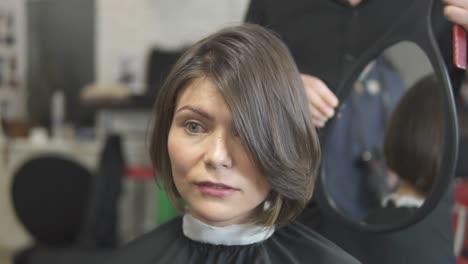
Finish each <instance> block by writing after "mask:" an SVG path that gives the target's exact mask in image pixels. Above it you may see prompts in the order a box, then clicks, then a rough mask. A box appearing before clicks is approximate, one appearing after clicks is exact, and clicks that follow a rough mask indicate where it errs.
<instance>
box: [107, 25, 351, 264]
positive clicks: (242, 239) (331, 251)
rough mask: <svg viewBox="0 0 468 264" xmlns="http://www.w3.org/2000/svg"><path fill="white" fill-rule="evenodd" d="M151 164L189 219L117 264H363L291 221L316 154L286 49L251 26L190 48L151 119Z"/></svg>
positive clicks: (119, 257) (308, 190)
mask: <svg viewBox="0 0 468 264" xmlns="http://www.w3.org/2000/svg"><path fill="white" fill-rule="evenodd" d="M154 117H155V118H154V127H153V133H152V137H151V157H152V160H153V164H154V166H155V168H157V169H158V170H159V172H160V174H159V177H161V180H162V181H163V182H164V185H165V187H166V189H167V190H168V193H169V194H170V196H171V199H172V201H173V202H174V203H175V204H176V205H178V206H179V207H180V208H182V207H183V206H182V203H181V202H180V201H179V200H180V198H182V199H183V200H184V202H185V208H184V209H183V210H184V212H185V214H184V216H183V217H182V218H176V219H174V220H173V221H171V222H169V223H167V224H165V225H163V226H160V227H159V228H157V229H156V230H155V231H153V232H151V233H149V234H147V235H145V236H144V237H142V238H140V239H137V240H136V241H134V242H132V243H131V244H130V245H128V246H126V247H124V248H123V249H122V250H120V251H119V252H117V253H116V255H115V256H114V258H113V259H112V260H111V261H110V262H109V263H130V262H131V263H142V264H144V263H308V262H311V261H312V262H314V263H357V261H356V260H354V259H353V258H352V257H350V256H349V255H348V254H347V253H345V252H344V251H342V250H341V249H339V248H338V247H337V246H335V245H333V244H332V243H331V242H329V241H327V240H326V239H324V238H322V237H320V236H319V235H317V234H316V233H315V232H313V231H312V230H310V229H308V228H306V227H305V226H303V225H301V224H299V223H297V222H294V221H293V220H294V218H295V217H296V216H297V215H298V214H299V213H300V212H301V211H302V209H303V208H304V206H305V205H306V203H307V202H308V201H309V199H310V198H311V196H312V192H313V189H314V182H315V178H316V174H317V170H318V166H319V161H320V147H319V143H318V139H317V135H316V132H315V130H314V128H313V125H312V119H311V116H310V113H309V109H308V107H307V102H306V95H305V92H304V88H303V86H302V82H301V79H300V75H299V72H298V70H297V67H296V65H295V64H294V62H293V60H292V58H291V55H290V54H289V52H288V50H287V48H286V47H285V46H284V44H283V43H282V42H281V41H280V40H279V39H278V38H276V37H275V36H273V35H272V34H271V33H270V32H268V31H267V30H265V29H263V28H261V27H259V26H253V25H243V26H238V27H232V28H227V29H225V30H222V31H220V32H218V33H215V34H214V35H212V36H209V37H207V38H205V39H203V40H201V41H200V42H198V43H196V44H195V45H194V46H193V47H191V48H190V49H188V50H187V51H186V52H185V53H184V54H183V55H182V56H181V58H180V59H179V60H178V62H177V63H176V64H175V66H174V68H173V69H172V71H171V73H170V74H169V76H168V78H167V79H166V81H165V84H164V86H163V87H162V89H161V91H160V93H159V95H158V99H157V102H156V106H155V110H154Z"/></svg>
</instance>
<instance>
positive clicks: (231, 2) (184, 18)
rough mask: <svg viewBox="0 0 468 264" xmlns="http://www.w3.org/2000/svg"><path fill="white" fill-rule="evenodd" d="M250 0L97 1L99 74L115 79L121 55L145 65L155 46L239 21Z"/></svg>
mask: <svg viewBox="0 0 468 264" xmlns="http://www.w3.org/2000/svg"><path fill="white" fill-rule="evenodd" d="M248 2H249V0H197V1H191V0H119V1H116V0H96V21H97V25H96V34H97V35H96V66H97V67H96V71H97V73H96V78H97V81H98V82H100V83H108V82H113V81H114V80H115V72H116V67H117V66H116V65H117V62H118V61H119V58H121V57H133V58H135V59H136V60H138V61H139V63H140V64H141V68H142V69H144V67H145V65H146V61H145V59H146V56H147V54H148V52H149V50H150V49H151V47H153V46H158V47H160V48H162V49H165V50H175V49H178V48H180V47H184V46H187V45H190V44H192V43H193V42H195V41H196V40H198V39H200V38H201V37H203V36H205V35H207V34H210V33H212V32H214V31H216V30H217V29H219V28H222V27H224V26H227V25H233V24H236V23H240V22H241V21H242V19H243V16H244V13H245V11H246V8H247V4H248Z"/></svg>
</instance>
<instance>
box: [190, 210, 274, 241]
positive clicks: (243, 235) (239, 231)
mask: <svg viewBox="0 0 468 264" xmlns="http://www.w3.org/2000/svg"><path fill="white" fill-rule="evenodd" d="M182 229H183V231H184V235H185V236H186V237H188V238H190V239H192V240H195V241H198V242H203V243H209V244H213V245H226V246H234V245H249V244H254V243H257V242H261V241H263V240H266V239H268V238H269V237H270V236H271V235H273V233H274V232H275V228H274V227H271V228H267V227H263V226H259V225H253V224H242V225H230V226H225V227H215V226H210V225H207V224H205V223H203V222H201V221H200V220H198V219H196V218H194V217H193V216H191V215H190V214H185V215H184V218H183V222H182Z"/></svg>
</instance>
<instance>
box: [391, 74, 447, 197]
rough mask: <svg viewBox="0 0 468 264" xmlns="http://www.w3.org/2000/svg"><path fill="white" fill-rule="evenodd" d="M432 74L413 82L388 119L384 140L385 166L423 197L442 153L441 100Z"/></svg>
mask: <svg viewBox="0 0 468 264" xmlns="http://www.w3.org/2000/svg"><path fill="white" fill-rule="evenodd" d="M441 89H442V87H440V83H439V82H438V80H437V78H436V77H435V76H434V75H432V74H431V75H428V76H425V77H423V78H421V79H420V80H419V81H418V82H416V83H415V84H414V85H413V86H412V87H411V88H410V89H409V90H408V91H407V92H406V94H405V95H404V96H403V98H402V99H401V101H400V102H399V103H398V105H397V107H396V108H395V111H394V112H393V113H392V115H391V117H390V121H389V124H388V126H387V128H386V133H385V138H384V155H385V159H386V162H387V166H388V167H389V168H390V169H392V170H393V171H394V172H395V173H397V174H398V176H399V177H400V179H402V180H404V181H406V182H407V183H409V184H410V185H411V186H412V187H413V188H414V189H415V190H416V191H417V192H419V193H420V194H422V195H424V196H427V195H428V194H429V192H430V191H431V189H432V186H434V181H435V179H436V176H437V175H438V174H439V173H440V167H441V162H442V156H443V154H444V152H443V151H444V131H445V122H444V109H443V107H444V101H443V99H442V98H443V94H442V92H441V91H442V90H441Z"/></svg>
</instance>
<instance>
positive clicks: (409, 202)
mask: <svg viewBox="0 0 468 264" xmlns="http://www.w3.org/2000/svg"><path fill="white" fill-rule="evenodd" d="M389 201H393V202H394V203H395V207H421V206H422V205H423V203H424V199H420V198H416V197H413V196H407V195H396V194H392V195H390V196H388V197H387V198H386V199H384V201H383V205H384V206H385V205H387V203H388V202H389Z"/></svg>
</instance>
